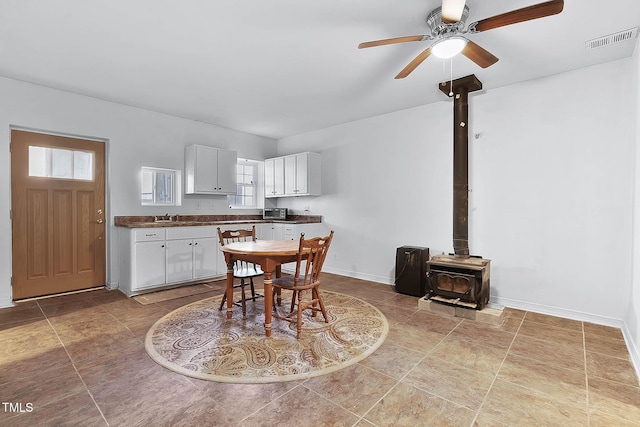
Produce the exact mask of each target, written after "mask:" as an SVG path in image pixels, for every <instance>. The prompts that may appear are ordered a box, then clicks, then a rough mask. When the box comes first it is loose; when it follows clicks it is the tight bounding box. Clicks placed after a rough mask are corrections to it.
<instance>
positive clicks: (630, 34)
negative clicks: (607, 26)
mask: <svg viewBox="0 0 640 427" xmlns="http://www.w3.org/2000/svg"><path fill="white" fill-rule="evenodd" d="M637 36H638V27H635V28H630V29H628V30H624V31H619V32H617V33H614V34H609V35H608V36H603V37H598V38H597V39H593V40H589V41H586V42H585V48H586V49H587V50H591V49H599V48H601V47H607V46H610V45H612V44H616V43H622V42H625V41H627V40H631V39H634V38H636V37H637Z"/></svg>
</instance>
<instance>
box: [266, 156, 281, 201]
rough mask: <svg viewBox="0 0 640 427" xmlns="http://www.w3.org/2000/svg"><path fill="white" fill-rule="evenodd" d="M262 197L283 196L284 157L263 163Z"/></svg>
mask: <svg viewBox="0 0 640 427" xmlns="http://www.w3.org/2000/svg"><path fill="white" fill-rule="evenodd" d="M264 195H265V197H281V196H284V157H276V158H274V159H266V160H265V161H264Z"/></svg>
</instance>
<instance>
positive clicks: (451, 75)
mask: <svg viewBox="0 0 640 427" xmlns="http://www.w3.org/2000/svg"><path fill="white" fill-rule="evenodd" d="M449 71H450V72H451V74H450V76H449V96H453V57H451V58H449Z"/></svg>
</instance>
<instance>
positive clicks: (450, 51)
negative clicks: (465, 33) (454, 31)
mask: <svg viewBox="0 0 640 427" xmlns="http://www.w3.org/2000/svg"><path fill="white" fill-rule="evenodd" d="M466 45H467V39H465V38H464V37H460V36H452V37H445V38H442V39H440V40H437V41H436V42H435V43H434V44H433V46H431V53H433V54H434V55H435V56H437V57H438V58H444V59H446V58H452V57H454V56H456V55H457V54H459V53H460V52H462V49H464V47H465V46H466Z"/></svg>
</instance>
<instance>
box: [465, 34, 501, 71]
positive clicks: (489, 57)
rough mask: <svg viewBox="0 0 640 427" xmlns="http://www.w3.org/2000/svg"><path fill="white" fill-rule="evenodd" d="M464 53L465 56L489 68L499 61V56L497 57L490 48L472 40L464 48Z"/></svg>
mask: <svg viewBox="0 0 640 427" xmlns="http://www.w3.org/2000/svg"><path fill="white" fill-rule="evenodd" d="M460 53H462V54H463V55H464V56H466V57H467V58H469V59H470V60H472V61H473V62H475V63H476V64H478V65H479V66H480V67H482V68H487V67H490V66H492V65H493V64H495V63H496V62H498V58H497V57H495V56H494V55H493V54H492V53H491V52H489V51H488V50H486V49H484V48H482V47H480V46H479V45H478V44H476V43H474V42H472V41H471V40H469V41H467V45H466V46H465V47H464V49H462V52H460Z"/></svg>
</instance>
